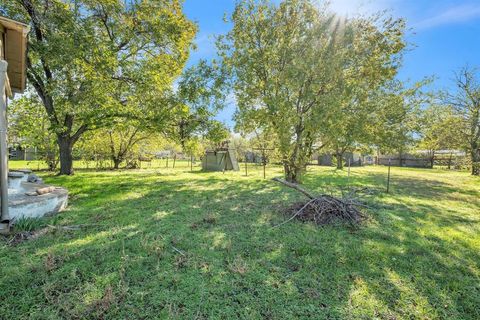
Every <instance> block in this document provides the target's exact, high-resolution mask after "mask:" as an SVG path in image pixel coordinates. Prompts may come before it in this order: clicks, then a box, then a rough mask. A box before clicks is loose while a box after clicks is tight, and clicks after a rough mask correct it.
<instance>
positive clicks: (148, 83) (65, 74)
mask: <svg viewBox="0 0 480 320" xmlns="http://www.w3.org/2000/svg"><path fill="white" fill-rule="evenodd" d="M0 12H1V13H2V14H3V15H6V16H8V17H11V18H14V19H17V20H20V21H25V22H28V23H29V24H30V25H31V26H32V32H31V34H30V37H29V52H28V70H27V71H28V84H29V88H30V92H29V93H28V94H26V95H25V96H24V97H22V98H21V99H17V100H16V101H14V103H13V104H12V106H11V108H10V111H9V112H10V115H9V116H10V127H11V128H10V132H11V136H13V137H18V139H17V141H19V142H21V143H23V144H25V145H32V146H33V145H34V146H37V147H41V148H42V149H43V150H44V151H45V153H44V154H45V155H46V156H45V157H46V160H47V161H49V163H51V167H52V169H53V168H55V167H56V161H57V160H56V159H59V161H60V174H72V173H73V169H72V160H73V150H74V149H75V148H74V147H75V146H76V145H77V143H79V142H80V143H81V147H80V145H79V146H78V148H76V149H78V150H83V152H84V154H85V155H86V154H88V151H87V149H88V147H89V146H93V147H94V148H97V147H98V148H100V147H102V148H103V149H105V150H109V158H110V159H111V160H112V161H113V163H114V167H115V168H117V167H119V166H120V165H121V164H122V163H123V164H125V163H126V160H127V159H129V158H132V155H133V154H139V153H141V152H140V151H139V150H140V149H139V148H140V146H141V145H142V144H146V143H148V144H155V143H157V142H156V141H159V139H160V140H162V139H163V140H164V141H168V143H172V144H174V145H176V146H177V148H178V149H179V151H181V152H183V153H187V154H194V153H202V149H203V148H204V147H205V145H214V144H216V143H219V142H220V141H222V140H224V139H226V138H227V137H228V135H229V133H228V131H227V129H226V128H225V126H224V125H223V124H222V123H220V122H218V121H216V120H214V117H215V115H216V113H217V112H218V111H219V110H220V109H222V108H223V107H224V105H225V99H226V97H227V96H228V95H229V94H234V96H235V100H236V103H237V110H236V113H235V130H236V131H237V132H239V133H241V134H242V135H243V136H244V137H249V139H250V140H251V141H250V143H249V144H251V145H256V146H258V147H259V148H264V149H275V152H272V155H270V157H272V156H273V153H274V154H275V157H276V158H277V159H278V161H279V162H280V163H281V164H282V166H283V167H284V171H285V176H286V179H287V180H289V181H292V182H299V181H300V180H301V177H302V174H303V173H304V171H305V168H306V165H307V163H308V162H309V161H310V160H311V157H312V155H313V154H314V153H318V152H328V153H331V154H333V155H334V156H335V157H336V158H337V161H336V162H337V165H338V167H339V168H341V167H342V164H343V161H342V159H343V158H344V155H345V154H346V153H348V152H353V151H362V152H364V153H383V154H384V153H392V152H395V153H398V154H402V153H405V152H407V151H409V150H412V149H422V150H428V151H429V152H430V155H431V157H432V159H433V158H434V155H435V152H436V150H439V149H461V150H465V151H467V152H468V154H469V157H470V160H471V168H472V174H475V175H478V174H480V172H479V171H480V168H479V166H480V165H479V162H480V120H479V118H480V117H479V114H480V85H479V82H478V79H477V71H476V69H473V68H465V69H464V70H461V71H460V72H458V74H457V76H456V86H455V87H454V88H453V87H452V89H451V90H449V92H436V93H432V92H428V90H427V88H428V87H427V85H428V83H429V82H430V81H431V80H423V81H420V82H418V83H413V84H408V83H404V82H402V81H400V80H398V78H397V74H398V70H399V69H400V68H401V65H402V59H403V54H404V52H405V50H406V48H407V47H408V44H407V42H406V40H405V30H406V25H405V21H404V20H403V19H394V18H392V17H390V16H388V15H386V14H384V13H379V14H373V15H371V16H357V17H351V18H345V17H340V16H337V15H335V14H333V13H332V12H331V11H330V10H329V8H328V5H321V4H319V3H318V2H317V1H313V0H285V1H282V2H281V3H279V4H278V3H275V2H273V1H270V0H241V1H238V3H237V5H236V8H235V10H234V12H233V14H232V15H231V16H230V19H229V20H230V22H231V23H232V29H231V31H230V32H229V33H228V34H226V35H223V36H218V41H217V48H218V56H219V59H218V61H215V60H212V61H208V62H207V61H200V62H199V63H198V64H196V65H192V66H190V67H188V68H186V63H187V60H188V57H189V52H190V50H192V49H193V48H194V44H193V39H194V37H195V34H196V31H197V27H196V25H195V24H194V23H192V22H191V21H189V20H188V19H187V18H186V17H185V15H184V14H183V12H182V2H181V1H180V0H168V1H161V2H159V1H152V0H128V1H117V0H115V1H110V0H108V1H107V0H93V1H92V0H88V1H87V0H71V1H65V0H11V1H5V0H3V1H2V0H0ZM237 142H238V141H237ZM161 144H163V145H165V142H162V143H161ZM432 161H433V160H432Z"/></svg>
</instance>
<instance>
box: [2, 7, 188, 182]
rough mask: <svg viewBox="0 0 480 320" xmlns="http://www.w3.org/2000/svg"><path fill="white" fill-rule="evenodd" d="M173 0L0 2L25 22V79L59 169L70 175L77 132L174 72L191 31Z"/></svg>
mask: <svg viewBox="0 0 480 320" xmlns="http://www.w3.org/2000/svg"><path fill="white" fill-rule="evenodd" d="M181 3H182V2H181V1H180V0H166V1H153V0H127V1H123V0H71V1H66V0H0V10H1V11H2V12H3V14H5V15H7V16H9V17H11V18H14V19H17V20H22V21H28V22H29V23H30V25H31V27H32V31H31V35H30V37H29V51H28V57H27V77H28V81H29V82H30V84H31V85H32V86H33V87H34V89H35V91H36V93H37V94H38V96H39V97H40V99H41V101H42V103H43V105H44V107H45V110H46V112H47V114H48V118H49V121H50V123H51V128H52V130H53V131H54V132H55V134H56V138H57V143H58V146H59V150H60V162H61V165H60V173H61V174H72V173H73V169H72V148H73V146H74V144H75V143H76V142H77V141H78V139H79V138H80V137H81V136H82V134H84V133H85V132H86V131H87V130H92V129H95V128H98V127H102V126H105V125H106V124H108V123H109V122H110V121H111V119H112V118H113V117H118V116H125V117H128V116H129V114H130V112H129V111H130V110H129V108H130V107H131V104H130V103H128V102H129V101H130V100H132V99H135V98H136V97H138V96H139V93H140V92H139V91H143V92H144V93H149V94H151V95H153V93H155V92H161V91H162V90H164V89H165V88H169V87H170V86H171V84H172V82H173V80H174V79H175V77H177V76H178V75H179V73H180V72H181V70H182V68H183V66H184V64H185V62H186V59H187V58H188V53H189V48H190V45H191V40H192V38H193V36H194V34H195V29H196V28H195V26H194V24H192V23H191V22H190V21H189V20H187V19H186V17H185V16H184V14H183V12H182V6H181ZM126 87H129V88H132V87H136V92H137V94H136V95H133V96H132V95H130V94H124V92H125V88H126ZM152 90H153V91H152ZM131 91H132V90H127V91H126V92H128V93H130V92H131Z"/></svg>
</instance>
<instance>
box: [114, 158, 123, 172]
mask: <svg viewBox="0 0 480 320" xmlns="http://www.w3.org/2000/svg"><path fill="white" fill-rule="evenodd" d="M112 161H113V169H114V170H117V169H119V168H120V163H122V159H120V158H117V157H112Z"/></svg>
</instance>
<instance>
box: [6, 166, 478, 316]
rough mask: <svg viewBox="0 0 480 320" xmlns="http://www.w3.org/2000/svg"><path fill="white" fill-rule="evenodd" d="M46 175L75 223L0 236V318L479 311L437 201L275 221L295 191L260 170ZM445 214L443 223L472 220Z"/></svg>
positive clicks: (462, 246) (466, 263)
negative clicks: (27, 238) (336, 217)
mask: <svg viewBox="0 0 480 320" xmlns="http://www.w3.org/2000/svg"><path fill="white" fill-rule="evenodd" d="M190 178H191V179H190ZM356 179H357V178H356ZM52 181H53V182H54V183H55V184H60V185H65V186H67V187H68V188H69V189H70V190H71V194H72V199H73V200H72V205H71V208H70V210H69V211H68V212H66V213H63V214H61V215H59V216H57V217H55V218H53V219H54V223H56V224H60V225H71V224H86V225H87V227H85V228H84V229H82V230H81V231H75V232H66V231H61V230H58V231H56V232H54V233H52V234H49V235H47V236H45V237H43V238H41V239H38V240H36V241H33V242H29V243H24V244H22V245H20V246H18V247H13V248H11V247H8V248H7V247H4V248H1V247H0V252H1V253H2V257H1V258H0V267H1V270H2V274H3V275H4V276H2V278H1V279H2V281H1V284H0V299H2V301H3V303H2V306H1V307H0V314H2V315H5V316H6V317H7V318H14V317H15V316H17V317H18V316H20V317H33V318H47V317H50V318H101V317H104V318H162V317H163V318H245V319H251V318H266V319H278V318H308V317H310V318H312V317H313V318H317V319H334V318H362V317H363V318H373V317H379V318H407V317H411V318H424V317H426V316H429V317H432V318H435V317H438V318H445V319H447V318H449V319H451V318H469V317H470V318H476V317H479V316H480V314H479V311H478V309H477V308H476V307H477V306H478V305H479V303H480V298H479V294H478V293H479V290H480V288H479V285H478V270H479V269H480V266H479V261H480V256H479V253H478V250H476V249H475V248H473V247H472V246H471V243H470V242H467V241H463V240H461V239H460V238H459V237H458V234H456V237H455V238H452V239H447V238H446V237H444V236H442V231H443V229H442V228H439V227H438V226H436V225H435V223H436V222H439V220H438V219H443V218H442V217H443V215H444V213H443V212H441V211H440V210H439V209H438V208H437V207H436V206H434V205H426V204H423V203H422V204H421V206H420V205H417V204H415V203H408V204H404V205H398V206H397V205H394V206H392V208H391V209H383V210H379V211H376V212H372V213H371V215H372V221H371V222H370V223H369V224H368V225H366V226H364V227H362V228H360V229H359V230H356V231H352V230H349V229H347V228H343V227H323V228H318V227H315V226H313V225H310V224H303V223H299V222H291V223H288V224H286V225H284V226H283V227H282V228H279V229H272V228H271V226H272V225H275V224H277V223H278V222H280V221H282V219H283V216H282V215H281V214H279V212H278V208H281V207H282V206H283V205H286V204H288V203H291V202H293V201H296V200H298V198H299V195H298V194H297V193H295V192H294V191H291V190H286V189H284V188H282V187H281V186H279V185H277V184H276V183H274V182H271V181H269V180H252V179H246V178H245V179H238V177H237V180H232V176H230V175H228V174H226V175H223V174H221V173H217V174H213V173H208V174H191V175H189V176H186V175H185V174H183V175H179V174H177V173H168V172H163V173H162V172H154V171H152V172H140V171H139V172H135V173H134V174H132V173H131V172H125V173H123V172H120V173H116V174H115V175H112V174H109V173H104V172H100V173H85V174H79V175H78V176H74V177H56V178H54V179H52ZM318 181H321V182H322V184H323V185H331V186H334V185H342V184H344V183H346V181H345V180H344V179H343V177H330V176H325V177H323V176H322V179H319V178H318V176H317V175H313V174H312V175H308V176H307V177H306V179H305V183H306V185H307V186H309V187H311V188H312V189H315V188H318V184H317V183H318ZM378 181H380V176H379V175H375V174H371V175H366V176H365V177H362V178H361V180H360V179H359V180H356V183H357V182H358V183H361V184H365V185H372V186H376V185H378ZM417 182H420V181H408V183H417ZM405 183H407V181H405ZM443 187H445V188H447V189H448V187H447V186H443ZM441 188H442V187H441V186H440V187H439V190H437V191H436V192H438V193H442V192H443V191H441V190H443V189H441ZM397 192H398V196H399V197H400V196H405V195H406V194H409V193H408V192H409V190H403V189H397ZM404 192H406V193H404ZM442 194H443V193H442ZM445 194H448V190H446V191H445ZM395 196H397V195H394V196H393V197H395ZM413 197H416V198H422V197H423V195H416V194H414V195H413ZM386 198H387V196H383V195H382V196H379V197H378V199H377V201H380V202H382V201H384V200H385V199H386ZM431 219H433V220H434V221H433V222H431ZM435 219H437V220H435ZM448 219H449V221H444V223H445V224H447V223H448V224H450V226H451V227H452V228H453V227H455V228H456V227H458V228H463V227H465V226H466V225H469V224H471V220H474V218H465V217H459V216H456V215H455V214H454V213H452V214H450V215H449V217H448ZM455 219H458V220H455ZM462 219H465V220H462ZM429 221H430V222H429ZM430 225H431V226H432V230H430V229H429V228H428V227H430ZM476 230H478V221H477V229H476ZM474 231H475V230H473V231H472V232H474ZM472 234H473V233H472ZM475 293H476V294H475ZM20 301H21V302H20ZM9 316H10V317H9Z"/></svg>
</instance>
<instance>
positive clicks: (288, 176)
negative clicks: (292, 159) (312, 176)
mask: <svg viewBox="0 0 480 320" xmlns="http://www.w3.org/2000/svg"><path fill="white" fill-rule="evenodd" d="M283 168H284V170H285V180H287V181H288V182H291V183H300V177H301V175H302V170H301V168H297V167H295V166H294V165H291V164H288V163H285V164H284V165H283Z"/></svg>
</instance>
